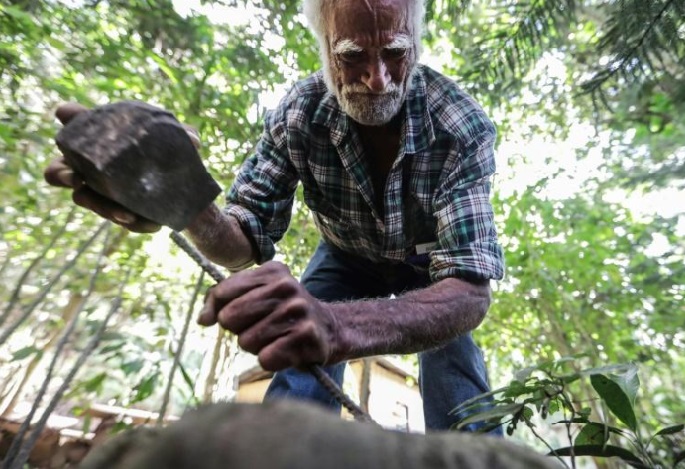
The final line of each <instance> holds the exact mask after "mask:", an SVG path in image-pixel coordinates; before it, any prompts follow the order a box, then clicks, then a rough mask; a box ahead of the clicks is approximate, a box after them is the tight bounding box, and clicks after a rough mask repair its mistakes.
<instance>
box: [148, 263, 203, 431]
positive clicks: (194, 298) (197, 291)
mask: <svg viewBox="0 0 685 469" xmlns="http://www.w3.org/2000/svg"><path fill="white" fill-rule="evenodd" d="M204 279H205V275H204V271H201V272H200V276H199V277H198V279H197V283H196V285H195V290H194V291H193V294H192V297H191V299H190V303H189V304H188V312H187V313H186V320H185V323H184V324H183V330H182V331H181V337H179V339H178V348H177V349H176V353H175V354H174V363H173V364H172V365H171V371H169V379H168V380H167V386H166V390H165V391H164V400H163V401H162V407H161V409H160V411H159V415H158V416H157V426H158V427H159V426H162V425H163V424H164V417H165V416H166V411H167V406H168V405H169V399H170V398H171V389H172V387H173V383H174V375H175V374H176V369H177V368H178V366H179V364H180V362H181V354H182V353H183V346H184V345H185V342H186V337H187V336H188V330H189V326H190V319H191V318H192V317H193V311H194V309H195V303H196V302H197V297H198V295H199V294H200V289H201V288H202V283H203V281H204Z"/></svg>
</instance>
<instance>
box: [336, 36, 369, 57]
mask: <svg viewBox="0 0 685 469" xmlns="http://www.w3.org/2000/svg"><path fill="white" fill-rule="evenodd" d="M363 50H364V49H362V48H361V47H359V45H358V44H357V43H356V42H354V41H353V40H352V39H341V40H340V41H338V43H337V44H336V45H335V47H334V48H333V53H334V54H336V55H339V54H345V53H349V52H362V51H363Z"/></svg>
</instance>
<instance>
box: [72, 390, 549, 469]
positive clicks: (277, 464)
mask: <svg viewBox="0 0 685 469" xmlns="http://www.w3.org/2000/svg"><path fill="white" fill-rule="evenodd" d="M558 467H559V465H558V464H557V463H556V461H555V460H553V459H550V458H547V457H545V456H542V455H539V454H537V453H535V452H534V451H532V450H530V449H528V448H525V447H522V446H520V445H516V444H514V443H512V442H509V441H505V440H504V439H500V438H495V437H490V436H484V435H474V434H466V433H456V432H443V433H431V434H428V435H417V434H406V433H398V432H393V431H388V430H383V429H381V428H380V427H377V426H376V425H373V424H365V423H357V422H348V421H343V420H341V419H340V418H338V417H337V416H335V415H333V414H330V413H328V412H326V411H324V410H322V409H319V408H317V407H315V406H313V405H310V404H304V403H299V402H292V401H280V402H272V403H265V404H261V405H256V404H214V405H210V406H205V407H201V408H199V409H196V410H193V411H191V412H189V413H187V414H186V415H185V416H184V417H183V418H181V420H180V421H178V422H176V423H174V424H172V425H170V426H169V427H167V428H165V429H162V430H151V429H138V430H134V431H133V432H129V433H126V434H123V435H120V436H117V437H116V438H114V439H113V440H111V441H110V442H108V443H106V444H105V445H103V446H101V447H98V448H95V449H94V450H93V451H92V452H91V453H90V454H89V455H88V457H87V458H86V460H85V461H84V462H83V464H82V465H81V466H80V468H81V469H104V468H108V469H113V468H114V469H124V468H126V469H149V468H156V469H172V468H173V469H220V468H221V469H286V468H289V469H343V468H345V469H349V468H352V469H356V468H360V469H453V468H463V469H499V468H501V469H504V468H506V469H547V468H550V469H551V468H558Z"/></svg>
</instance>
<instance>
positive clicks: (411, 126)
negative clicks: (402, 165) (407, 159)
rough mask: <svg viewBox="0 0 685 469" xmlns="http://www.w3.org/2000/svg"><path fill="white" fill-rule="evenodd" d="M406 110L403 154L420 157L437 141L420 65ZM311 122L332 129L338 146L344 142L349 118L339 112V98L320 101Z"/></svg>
mask: <svg viewBox="0 0 685 469" xmlns="http://www.w3.org/2000/svg"><path fill="white" fill-rule="evenodd" d="M322 79H323V78H322ZM404 109H405V123H404V125H403V126H402V129H403V134H402V141H403V142H404V152H405V153H418V152H420V151H423V150H425V149H426V148H428V147H429V146H430V145H432V144H433V142H434V141H435V132H434V129H433V121H432V119H431V116H430V113H429V111H428V93H427V87H426V80H425V77H424V69H423V66H422V65H418V66H417V67H416V69H415V70H414V73H413V74H412V77H411V85H410V87H409V92H408V93H407V99H406V100H405V102H404ZM312 122H313V123H314V124H320V125H324V126H326V127H328V128H329V129H331V139H332V141H333V143H334V144H335V145H338V144H340V143H341V142H342V140H343V139H344V138H345V136H346V135H347V133H348V131H349V128H350V118H349V117H348V116H347V115H346V114H345V113H344V112H343V111H342V110H341V109H340V105H339V104H338V100H337V98H336V97H335V96H334V95H333V93H331V92H330V91H329V92H326V94H325V95H324V96H323V98H322V99H321V101H320V103H319V105H318V107H317V109H316V111H315V112H314V116H313V119H312Z"/></svg>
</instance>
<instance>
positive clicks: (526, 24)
mask: <svg viewBox="0 0 685 469" xmlns="http://www.w3.org/2000/svg"><path fill="white" fill-rule="evenodd" d="M181 3H182V2H172V1H171V0H127V1H124V0H102V1H100V0H96V1H88V0H84V1H56V0H55V1H37V0H10V1H9V2H4V3H2V4H0V198H1V199H2V200H3V202H4V203H3V205H2V207H0V226H1V227H2V235H1V238H0V357H3V358H0V383H2V384H1V385H0V402H1V403H2V404H0V413H1V412H3V411H5V412H6V411H8V410H9V409H12V408H13V407H15V406H16V405H17V403H18V402H20V401H21V400H22V399H26V398H29V397H30V396H35V395H36V393H37V392H38V390H39V388H40V386H41V384H42V383H43V382H44V378H45V374H44V373H39V372H38V370H45V369H46V368H47V367H48V365H49V363H50V361H51V360H52V359H53V357H54V356H55V354H56V353H57V352H59V353H60V361H61V363H64V364H74V363H76V362H77V360H78V358H79V357H80V356H81V355H82V352H83V351H84V350H87V346H88V342H89V339H90V338H91V337H92V336H93V335H94V334H95V333H96V332H97V331H98V330H100V328H102V326H103V324H106V328H105V329H103V331H102V334H103V335H102V340H101V341H100V342H99V344H98V346H97V348H96V349H95V351H94V352H92V353H91V354H90V355H89V357H88V360H87V361H86V362H85V364H84V365H83V366H82V367H81V368H80V370H79V372H78V373H77V374H76V377H75V379H74V381H73V382H72V383H71V384H70V385H69V387H68V390H67V391H66V397H65V399H64V400H65V401H68V402H69V403H70V404H71V405H72V406H76V407H78V406H85V405H87V404H88V403H89V402H91V401H93V400H100V401H111V402H116V403H117V404H119V405H124V406H128V405H134V404H135V405H140V406H147V407H149V408H152V409H155V410H157V409H159V408H160V406H161V405H162V404H161V403H162V402H163V401H164V399H165V394H168V392H167V390H166V389H165V387H164V386H163V385H162V384H163V383H164V381H165V380H166V377H168V376H169V373H170V372H171V370H172V368H174V367H175V365H174V356H175V355H176V351H177V350H178V346H179V341H180V339H181V336H182V334H181V332H182V330H183V329H184V328H183V324H184V321H185V318H186V313H187V312H188V311H192V309H193V306H196V305H197V302H198V301H199V300H197V298H196V295H195V294H194V291H195V288H196V285H197V283H198V282H202V285H203V287H202V288H206V287H207V286H209V285H210V283H209V280H207V279H204V280H199V275H200V273H199V269H198V268H197V267H196V266H194V265H193V264H192V263H189V262H188V260H187V259H186V258H185V257H184V254H183V253H179V252H177V249H176V248H175V247H173V246H172V245H171V243H170V242H168V240H167V238H166V237H165V235H164V233H160V234H157V235H154V236H149V235H132V234H130V233H127V232H125V231H123V230H121V229H119V228H117V227H115V226H106V225H105V226H101V223H102V221H101V220H100V219H98V218H97V217H96V216H94V215H92V214H90V213H86V212H85V211H84V210H80V209H71V208H70V207H71V205H72V204H71V201H70V200H69V194H67V193H66V191H59V190H56V189H54V188H51V187H48V186H47V184H46V183H44V182H43V179H42V171H43V169H44V168H45V167H46V165H47V164H48V162H49V161H50V160H51V159H52V158H54V157H56V156H57V149H56V147H55V145H54V135H55V134H56V132H57V130H58V128H59V126H58V124H57V123H56V121H55V119H54V117H53V113H54V110H55V108H56V106H57V105H58V104H59V103H61V102H64V101H78V102H81V103H83V104H85V105H89V106H91V105H97V104H104V103H106V102H111V101H118V100H124V99H136V100H142V101H147V102H151V103H153V104H157V105H160V106H162V107H164V108H166V109H168V110H170V111H171V112H173V113H174V114H176V116H177V117H178V118H179V120H181V121H183V122H186V123H188V124H191V125H193V126H195V127H196V128H197V129H198V130H199V132H200V134H201V139H202V148H201V154H202V157H203V159H204V160H205V163H206V165H207V167H208V168H209V170H210V172H211V173H212V175H213V176H214V177H215V179H216V180H217V181H219V183H220V184H221V185H222V186H223V187H224V188H225V189H227V188H228V187H229V186H230V184H231V182H232V180H233V177H234V174H235V172H236V170H237V168H238V167H239V165H240V164H241V162H242V161H243V160H244V158H245V157H246V156H247V155H249V153H250V151H251V149H252V148H253V145H254V144H255V142H256V141H257V139H258V138H259V135H260V132H261V124H262V117H263V115H264V112H265V110H266V108H268V107H270V106H273V102H274V98H277V97H279V96H280V95H282V94H283V93H284V90H285V89H287V86H289V85H290V84H292V83H293V82H294V81H295V80H296V79H297V78H300V77H303V76H305V75H306V74H308V73H311V72H312V71H314V70H316V69H317V68H318V67H319V57H318V51H317V47H316V41H315V40H314V38H313V37H312V35H311V34H310V32H309V31H308V30H307V28H306V27H305V25H304V18H303V15H301V14H300V13H299V10H298V9H299V2H296V1H272V0H224V1H216V2H198V3H197V5H195V7H194V8H195V10H193V9H190V10H189V9H188V8H187V6H186V7H183V5H181ZM426 3H427V13H426V30H425V34H424V45H425V50H424V60H425V61H426V62H427V63H429V64H430V65H431V66H433V67H435V68H439V69H440V71H442V72H443V73H445V74H447V75H448V76H451V77H453V78H454V79H455V80H457V82H458V83H459V84H460V85H461V86H462V87H464V88H465V89H467V90H468V91H469V92H470V93H472V94H473V95H474V96H475V97H476V98H477V100H479V102H481V103H482V104H483V106H484V107H485V108H486V109H487V110H488V112H489V113H490V114H491V115H492V116H493V119H494V120H495V122H496V124H497V126H498V128H499V140H498V146H499V152H500V153H499V154H500V156H499V159H498V165H499V173H500V174H499V175H498V176H497V179H496V181H495V194H494V196H493V204H494V206H495V210H496V213H497V217H498V227H499V231H500V238H501V242H502V244H503V246H504V249H505V253H506V262H507V272H506V278H505V280H504V281H502V282H500V283H499V285H498V286H497V287H496V288H495V290H496V291H495V294H494V304H493V306H492V308H491V311H490V312H489V314H488V317H487V318H486V320H485V322H484V323H483V325H482V326H481V328H480V329H479V330H478V331H477V332H476V337H477V339H478V341H479V342H480V343H481V344H482V345H483V348H484V352H485V354H486V357H487V359H488V361H489V363H490V364H491V365H490V366H491V379H492V380H493V382H494V384H498V383H502V382H505V381H507V380H508V379H509V377H510V376H511V374H512V373H513V372H514V371H515V370H516V369H518V368H522V367H525V366H527V365H530V364H534V363H537V362H540V361H544V360H550V359H558V358H560V357H564V356H577V357H578V358H577V366H578V367H582V366H598V365H601V364H608V363H617V362H635V363H637V364H639V367H640V370H641V372H642V373H643V381H645V382H646V383H648V386H645V387H644V388H643V393H644V397H643V399H642V400H641V402H642V403H643V404H642V405H643V406H645V407H648V408H649V409H648V410H649V411H650V412H648V413H646V414H645V415H649V416H650V417H649V418H650V421H645V422H641V424H644V425H647V426H649V425H651V426H656V425H657V424H659V423H662V424H663V423H666V422H676V421H683V420H685V405H683V402H682V399H681V398H680V391H679V390H680V389H682V388H683V386H684V385H685V382H684V381H685V361H684V359H683V357H685V353H684V349H685V332H683V327H682V326H683V324H685V308H683V295H684V294H685V242H683V234H684V232H685V224H684V223H683V217H682V209H683V207H685V196H684V195H683V192H682V189H683V187H684V181H685V119H684V118H683V115H685V1H683V0H648V1H647V0H625V1H618V0H592V1H590V0H563V1H553V0H531V1H514V0H482V1H468V0H427V2H426ZM581 137H582V138H581ZM535 141H544V142H547V143H557V144H560V145H562V146H569V147H571V146H572V148H573V150H572V151H573V159H572V161H570V162H569V161H568V160H563V159H561V158H560V157H559V155H557V154H555V153H554V152H553V151H550V150H545V149H544V148H543V149H542V150H541V151H540V152H537V151H533V150H534V149H538V148H540V147H539V146H537V145H533V143H532V142H535ZM512 148H513V149H514V150H512ZM576 167H586V168H587V167H589V168H590V169H589V170H588V171H587V172H585V173H582V174H578V173H576V172H574V169H573V168H576ZM530 171H532V172H533V174H532V175H531V173H530ZM545 171H547V172H545ZM536 172H539V173H540V174H541V176H540V177H539V178H536V177H535V174H534V173H536ZM569 178H570V179H572V180H574V181H576V183H577V189H576V190H575V191H573V192H572V193H571V194H564V195H563V196H560V195H558V193H555V190H554V189H555V187H558V186H559V185H560V184H561V185H563V184H565V183H564V181H566V180H568V179H569ZM652 194H657V195H658V194H663V198H662V202H663V203H659V204H658V206H640V204H633V203H632V202H633V201H635V200H639V199H640V197H641V196H645V197H646V196H648V195H652ZM636 205H637V206H636ZM642 205H644V204H642ZM105 232H106V233H105ZM317 241H318V235H317V233H316V231H315V227H314V225H313V222H312V221H311V218H310V216H309V213H308V211H307V209H306V207H305V206H304V204H303V203H302V202H301V198H299V199H298V202H297V203H296V204H295V209H294V214H293V220H292V223H291V227H290V229H289V231H288V233H287V235H286V237H285V239H284V240H283V241H282V242H281V243H280V245H279V248H278V254H277V256H278V257H277V258H278V259H280V260H282V261H283V262H285V263H287V264H288V265H289V266H291V269H292V271H293V272H294V273H295V274H299V273H301V272H302V269H303V268H304V266H305V265H306V261H307V259H308V257H309V255H310V254H311V253H312V252H313V249H314V247H315V246H316V243H317ZM168 253H172V255H168ZM112 308H114V310H115V312H114V313H111V314H110V311H112V310H113V309H112ZM189 330H190V332H189V336H188V340H186V343H185V347H184V351H183V353H182V354H181V355H180V357H179V358H180V360H179V361H178V362H177V363H176V365H178V372H177V373H175V375H174V376H175V378H174V380H173V383H174V386H173V387H172V388H171V389H170V391H169V393H170V396H171V405H170V408H169V409H170V410H171V411H173V412H177V411H179V410H180V409H182V408H184V407H185V406H188V405H191V404H193V403H196V402H200V401H204V400H211V399H220V398H226V397H229V396H230V385H229V384H228V383H229V382H230V379H231V376H232V375H231V373H232V371H231V370H232V367H231V366H230V364H231V363H232V362H233V361H235V358H236V354H238V353H239V352H238V350H237V344H235V341H234V340H233V338H232V337H230V336H228V335H227V334H224V333H221V332H219V331H216V330H214V329H208V330H201V329H200V328H198V327H196V326H195V327H193V326H191V327H190V328H189ZM68 369H69V367H68V366H66V365H65V366H64V367H62V368H60V370H63V371H57V370H55V373H57V374H59V375H61V376H62V375H66V373H67V371H68ZM62 377H63V376H62ZM56 383H57V380H53V382H52V383H51V384H50V386H49V389H50V392H53V393H54V392H55V391H56V389H57V387H58V384H56ZM50 395H52V394H50ZM167 397H168V396H167ZM577 398H578V399H584V398H585V396H583V395H578V396H577Z"/></svg>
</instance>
